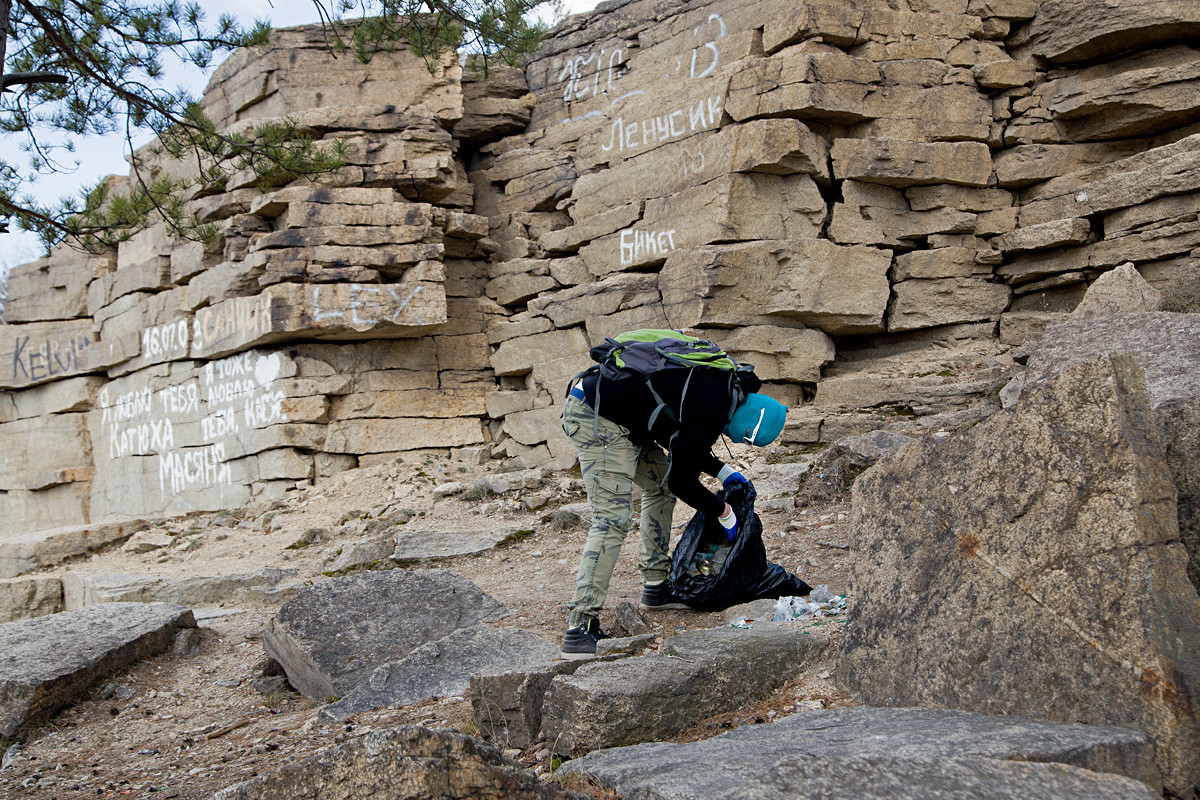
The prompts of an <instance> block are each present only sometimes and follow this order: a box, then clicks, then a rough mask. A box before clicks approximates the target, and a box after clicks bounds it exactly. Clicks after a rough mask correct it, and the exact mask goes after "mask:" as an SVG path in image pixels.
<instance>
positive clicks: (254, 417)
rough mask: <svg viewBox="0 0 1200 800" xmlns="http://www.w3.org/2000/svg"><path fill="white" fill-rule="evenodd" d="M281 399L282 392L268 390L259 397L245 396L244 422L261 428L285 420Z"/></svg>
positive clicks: (282, 398)
mask: <svg viewBox="0 0 1200 800" xmlns="http://www.w3.org/2000/svg"><path fill="white" fill-rule="evenodd" d="M283 400H284V397H283V392H268V393H266V394H264V395H261V396H259V397H254V398H249V397H247V398H246V424H247V425H249V426H250V427H251V428H263V427H266V426H267V425H273V424H275V423H276V422H286V421H287V417H286V416H285V415H284V413H283Z"/></svg>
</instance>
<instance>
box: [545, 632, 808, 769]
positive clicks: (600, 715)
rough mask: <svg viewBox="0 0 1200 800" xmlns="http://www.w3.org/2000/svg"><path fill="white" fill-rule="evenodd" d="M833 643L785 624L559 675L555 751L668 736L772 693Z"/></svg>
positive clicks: (549, 722)
mask: <svg viewBox="0 0 1200 800" xmlns="http://www.w3.org/2000/svg"><path fill="white" fill-rule="evenodd" d="M827 646H828V640H827V639H826V638H825V637H823V636H815V635H811V634H808V633H802V632H800V631H797V630H794V629H791V628H786V627H782V626H764V627H761V628H716V629H711V630H701V631H691V632H688V633H683V634H680V635H678V636H673V637H671V638H670V639H668V640H667V641H666V642H664V643H663V645H662V647H660V648H659V652H658V653H656V654H653V655H645V656H638V657H636V658H623V659H620V660H617V661H613V662H607V663H592V664H585V665H584V666H583V667H581V668H580V669H579V670H577V671H576V672H575V673H574V674H573V675H562V676H559V677H557V678H555V679H554V680H553V681H552V682H551V683H550V689H549V691H548V692H547V693H546V703H545V707H544V709H543V723H542V725H543V732H544V733H545V734H546V741H547V742H549V743H551V746H552V747H553V748H554V750H555V752H557V753H560V754H562V755H570V756H580V755H583V754H584V753H588V752H591V751H592V750H599V749H601V748H604V747H620V746H624V745H630V744H637V743H640V742H652V741H657V740H660V739H666V738H669V737H671V736H673V735H675V734H676V733H678V732H679V731H682V730H683V729H685V728H687V727H688V726H690V725H692V724H694V723H695V722H697V721H699V720H701V719H703V718H705V717H710V716H712V715H714V714H720V713H722V712H724V711H732V710H733V709H736V708H739V707H740V706H742V705H744V704H745V703H747V702H750V701H752V700H758V699H760V698H762V697H765V696H766V695H768V694H770V693H771V692H772V691H774V690H775V689H777V688H778V687H780V686H782V685H783V684H784V683H785V682H786V681H787V680H788V679H790V678H792V677H795V676H796V674H798V673H799V672H800V671H801V670H802V669H803V668H804V667H805V665H807V664H810V663H811V662H812V661H813V659H815V658H818V657H820V655H821V653H822V652H823V651H824V650H825V648H826V647H827ZM681 698H686V699H684V700H681Z"/></svg>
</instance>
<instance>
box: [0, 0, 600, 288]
mask: <svg viewBox="0 0 1200 800" xmlns="http://www.w3.org/2000/svg"><path fill="white" fill-rule="evenodd" d="M597 2H598V0H564V2H563V8H564V10H565V11H566V13H568V14H573V13H578V12H580V11H587V10H589V9H591V8H593V7H594V6H595V5H596V3H597ZM202 6H203V8H204V9H205V11H206V13H207V14H208V21H209V22H210V23H211V22H214V21H215V20H216V18H217V17H218V16H219V15H220V14H222V13H230V14H233V15H234V16H236V17H237V18H238V20H239V21H241V22H242V23H244V24H249V23H250V21H251V20H253V19H257V18H260V17H265V18H267V19H269V20H270V21H271V24H272V25H274V26H275V27H277V28H284V27H287V26H289V25H303V24H306V23H310V22H317V21H318V20H317V12H316V9H315V7H314V6H313V4H312V2H311V0H275V2H274V3H271V2H270V0H204V2H203V3H202ZM167 67H168V68H167V71H166V79H165V80H164V83H165V84H166V85H169V86H178V85H184V86H186V87H188V88H189V89H190V90H191V91H192V92H193V93H194V94H196V95H199V94H200V93H201V92H202V91H203V89H204V85H205V84H206V83H207V82H208V76H209V74H211V70H209V71H207V72H201V71H200V70H198V69H196V68H195V67H194V66H192V65H190V64H180V63H178V62H175V63H171V64H169V65H167ZM148 139H149V136H148V135H143V138H142V139H141V140H139V141H136V142H135V144H136V145H137V146H141V145H143V144H145V143H146V141H147V140H148ZM18 143H19V137H17V136H14V135H12V134H4V135H2V136H0V153H3V158H4V160H5V161H8V162H9V163H13V164H17V165H18V166H20V167H23V168H25V169H27V168H28V166H27V165H28V159H27V154H25V153H22V152H20V150H19V149H18ZM75 146H76V152H75V154H74V156H73V157H71V158H70V159H69V160H67V161H66V163H68V164H70V163H72V161H74V160H78V161H79V162H80V166H79V168H78V169H76V170H75V171H74V172H72V173H71V174H69V175H62V174H59V175H49V176H45V177H42V178H39V179H38V183H37V185H36V189H35V195H36V197H37V199H38V200H39V201H40V202H42V203H47V204H48V203H52V202H54V200H56V199H57V198H61V197H69V196H74V195H77V194H78V192H79V189H80V187H82V186H84V185H90V184H92V183H95V182H96V181H97V180H99V179H100V178H103V177H104V176H105V175H110V174H114V173H116V174H121V175H124V174H127V173H128V171H129V167H128V164H127V163H126V161H125V155H126V144H125V138H124V136H123V135H121V134H113V135H110V136H104V137H89V138H82V139H77V140H76V142H75ZM68 155H69V154H68ZM13 227H14V228H15V224H14V225H13ZM40 255H41V244H40V243H39V242H38V240H37V237H36V236H34V235H33V234H31V233H27V232H25V231H15V232H13V233H8V234H0V275H2V274H3V273H5V272H7V270H8V268H9V267H11V266H13V265H16V264H23V263H25V262H26V261H32V260H33V259H35V258H38V257H39V256H40Z"/></svg>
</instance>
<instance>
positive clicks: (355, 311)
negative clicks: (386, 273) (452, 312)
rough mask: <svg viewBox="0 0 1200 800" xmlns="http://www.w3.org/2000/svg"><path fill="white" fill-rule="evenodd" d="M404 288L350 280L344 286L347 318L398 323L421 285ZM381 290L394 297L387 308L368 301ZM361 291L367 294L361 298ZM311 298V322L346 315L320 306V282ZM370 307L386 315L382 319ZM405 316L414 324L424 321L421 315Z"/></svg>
mask: <svg viewBox="0 0 1200 800" xmlns="http://www.w3.org/2000/svg"><path fill="white" fill-rule="evenodd" d="M405 288H406V287H397V286H388V285H387V284H383V285H366V284H358V283H352V284H350V287H349V290H348V291H349V293H350V302H349V303H348V304H347V307H348V309H349V313H350V322H351V323H353V324H355V325H374V324H376V323H379V322H392V323H398V322H399V321H400V318H401V317H403V316H404V314H405V312H407V311H408V310H409V306H410V305H411V304H412V301H413V298H415V297H416V296H417V295H419V294H420V293H421V289H422V288H423V287H421V286H413V287H412V288H409V289H407V293H404V291H405ZM385 292H386V293H387V294H388V295H389V296H391V298H392V299H393V300H395V301H396V304H395V305H394V306H392V307H390V308H388V307H387V306H385V305H384V304H383V303H381V302H374V303H372V302H371V301H370V296H371V295H379V296H380V297H382V295H383V294H384V293H385ZM363 295H367V296H368V297H367V298H365V299H364V297H363ZM312 299H313V301H312V304H313V312H312V314H313V321H314V322H318V323H319V322H322V321H324V320H327V319H345V318H346V311H343V310H342V309H337V308H335V309H330V308H323V307H322V306H321V287H320V286H314V287H313V290H312ZM374 310H383V311H385V315H384V316H386V319H385V318H384V317H383V316H377V315H376V314H375V313H373V311H374ZM409 317H410V318H411V319H412V321H413V322H414V323H416V324H417V325H424V324H425V323H424V321H422V319H421V318H420V317H418V316H417V315H416V314H414V313H409Z"/></svg>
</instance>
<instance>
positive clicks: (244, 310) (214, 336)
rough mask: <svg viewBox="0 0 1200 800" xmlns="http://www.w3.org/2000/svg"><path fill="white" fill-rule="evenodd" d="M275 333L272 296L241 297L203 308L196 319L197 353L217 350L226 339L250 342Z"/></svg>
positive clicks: (193, 339) (193, 343)
mask: <svg viewBox="0 0 1200 800" xmlns="http://www.w3.org/2000/svg"><path fill="white" fill-rule="evenodd" d="M270 332H271V297H270V295H267V294H261V295H259V296H258V297H238V298H235V299H233V300H226V301H225V302H224V303H221V304H220V305H217V306H214V307H212V308H202V309H200V310H199V311H197V312H196V316H195V317H194V318H193V320H192V347H193V349H194V350H195V351H196V352H197V353H203V352H205V351H211V350H216V349H217V347H218V346H219V345H220V343H221V341H222V340H223V339H233V340H235V341H237V342H246V341H250V340H252V339H254V338H255V337H257V336H265V335H266V334H268V333H270Z"/></svg>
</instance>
